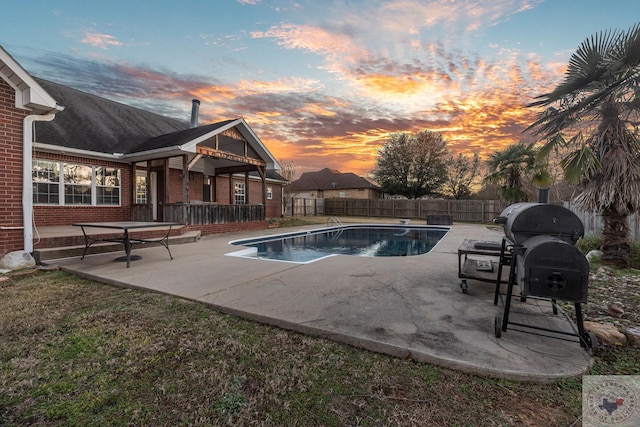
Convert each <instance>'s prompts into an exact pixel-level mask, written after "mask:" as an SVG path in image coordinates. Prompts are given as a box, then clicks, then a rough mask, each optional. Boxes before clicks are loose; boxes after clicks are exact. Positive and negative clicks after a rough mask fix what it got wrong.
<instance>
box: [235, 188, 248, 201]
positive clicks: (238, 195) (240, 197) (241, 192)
mask: <svg viewBox="0 0 640 427" xmlns="http://www.w3.org/2000/svg"><path fill="white" fill-rule="evenodd" d="M234 188H235V190H234V195H235V203H236V205H244V204H245V203H246V200H247V199H246V198H245V196H246V194H245V185H244V182H236V183H234Z"/></svg>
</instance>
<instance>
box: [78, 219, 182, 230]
mask: <svg viewBox="0 0 640 427" xmlns="http://www.w3.org/2000/svg"><path fill="white" fill-rule="evenodd" d="M71 225H74V226H76V227H83V228H84V227H93V228H111V229H116V230H132V229H134V228H153V227H171V226H174V225H180V223H177V222H144V221H113V222H77V223H74V224H71Z"/></svg>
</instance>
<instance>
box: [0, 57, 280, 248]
mask: <svg viewBox="0 0 640 427" xmlns="http://www.w3.org/2000/svg"><path fill="white" fill-rule="evenodd" d="M198 109H199V101H197V100H194V101H193V103H192V105H191V117H190V118H191V121H190V122H189V121H188V120H185V121H180V120H176V119H172V118H168V117H163V116H160V115H157V114H154V113H151V112H148V111H144V110H142V109H139V108H134V107H131V106H128V105H124V104H121V103H117V102H114V101H110V100H108V99H105V98H101V97H98V96H95V95H92V94H88V93H85V92H82V91H79V90H75V89H72V88H69V87H66V86H63V85H59V84H56V83H52V82H50V81H47V80H43V79H39V78H35V77H33V76H31V75H30V74H29V73H28V72H27V71H25V70H24V69H23V68H22V67H21V66H20V64H18V63H17V62H16V61H15V60H14V59H13V58H12V57H11V55H9V54H8V53H7V52H6V51H5V50H4V49H3V48H2V47H1V46H0V152H2V155H3V157H4V159H3V162H2V164H1V165H0V177H1V178H2V183H3V187H2V190H0V256H2V255H4V254H6V253H7V252H10V251H14V250H22V249H24V250H26V251H28V252H32V251H33V236H34V229H37V227H41V226H52V225H69V224H72V223H74V222H80V221H83V222H86V221H129V220H145V221H163V220H171V221H176V222H181V223H182V224H185V225H186V226H188V227H189V228H191V229H200V230H201V231H202V233H203V234H207V233H215V232H223V231H232V230H238V229H258V228H266V227H267V225H268V223H267V219H268V218H272V217H280V216H281V213H282V184H283V182H284V180H283V178H282V177H281V176H280V175H279V174H278V173H277V171H278V170H279V169H280V166H279V165H278V163H277V161H276V160H275V158H274V157H273V156H272V154H271V153H270V152H269V150H268V149H267V147H266V146H265V145H264V144H263V143H262V141H260V139H259V138H258V136H257V135H256V134H255V133H254V131H253V130H252V129H251V128H250V127H249V125H248V124H247V123H246V122H245V120H244V119H242V118H238V119H230V120H225V121H221V122H217V123H211V124H206V125H198V123H197V120H198ZM185 116H186V118H187V119H188V118H189V112H188V111H187V112H186V114H185Z"/></svg>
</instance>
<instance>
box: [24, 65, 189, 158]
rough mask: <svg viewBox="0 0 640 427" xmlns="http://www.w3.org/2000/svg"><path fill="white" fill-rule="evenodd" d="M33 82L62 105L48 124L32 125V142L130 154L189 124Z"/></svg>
mask: <svg viewBox="0 0 640 427" xmlns="http://www.w3.org/2000/svg"><path fill="white" fill-rule="evenodd" d="M35 80H36V81H37V82H38V83H39V84H40V85H41V86H42V87H43V88H44V89H45V90H46V91H47V92H49V93H50V94H51V95H52V96H53V97H54V98H56V99H58V100H60V102H61V103H62V104H63V105H64V106H65V109H64V111H62V112H60V113H58V114H56V119H55V120H53V121H51V122H41V123H37V124H36V136H35V139H36V142H37V143H41V144H49V145H58V146H59V145H63V146H64V147H65V148H74V149H78V150H86V151H93V152H97V153H104V154H110V155H111V154H113V153H130V152H132V150H135V147H137V146H141V145H143V144H144V143H145V142H146V141H148V140H149V139H150V138H153V137H159V136H161V135H165V134H170V133H173V132H177V131H180V130H185V129H188V128H189V123H187V122H186V121H185V122H181V121H179V120H175V119H171V118H168V117H164V116H161V115H159V114H155V113H151V112H149V111H145V110H142V109H139V108H135V107H131V106H128V105H125V104H121V103H118V102H115V101H111V100H109V99H106V98H101V97H99V96H95V95H91V94H89V93H86V92H82V91H79V90H77V89H73V88H70V87H67V86H63V85H60V84H57V83H53V82H50V81H47V80H44V79H39V78H35Z"/></svg>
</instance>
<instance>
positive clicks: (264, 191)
mask: <svg viewBox="0 0 640 427" xmlns="http://www.w3.org/2000/svg"><path fill="white" fill-rule="evenodd" d="M169 136H170V135H169ZM172 137H173V138H174V141H173V144H172V146H171V147H170V148H171V149H170V150H167V151H166V152H165V153H163V154H165V157H162V158H157V157H156V158H154V157H153V155H154V153H143V154H141V155H139V156H132V157H133V160H135V162H134V163H133V165H132V168H133V171H134V173H132V178H133V183H132V188H133V189H134V192H135V194H134V197H133V199H134V203H133V204H132V205H131V209H130V220H132V221H171V222H178V223H180V224H183V225H186V226H208V225H212V224H229V223H247V222H264V221H266V219H267V218H269V217H279V216H280V215H281V212H282V210H281V198H280V197H274V196H279V195H280V194H281V185H282V184H281V182H277V181H274V180H273V179H272V180H271V181H270V182H269V183H268V182H267V179H268V176H267V170H268V169H272V170H273V169H275V167H276V166H277V163H276V162H275V160H274V159H273V158H272V157H271V156H270V153H269V152H268V151H267V150H266V149H265V148H264V147H263V146H262V144H261V143H260V141H259V140H258V139H257V137H255V135H253V132H252V131H251V129H250V128H249V127H248V126H246V124H245V123H244V120H242V119H238V120H234V121H231V122H229V123H227V122H223V123H222V124H220V123H217V124H214V125H208V126H202V127H198V128H192V129H189V130H188V131H183V132H179V135H173V136H172ZM156 155H157V154H156ZM166 155H169V156H166ZM274 187H275V188H276V190H278V191H274Z"/></svg>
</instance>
